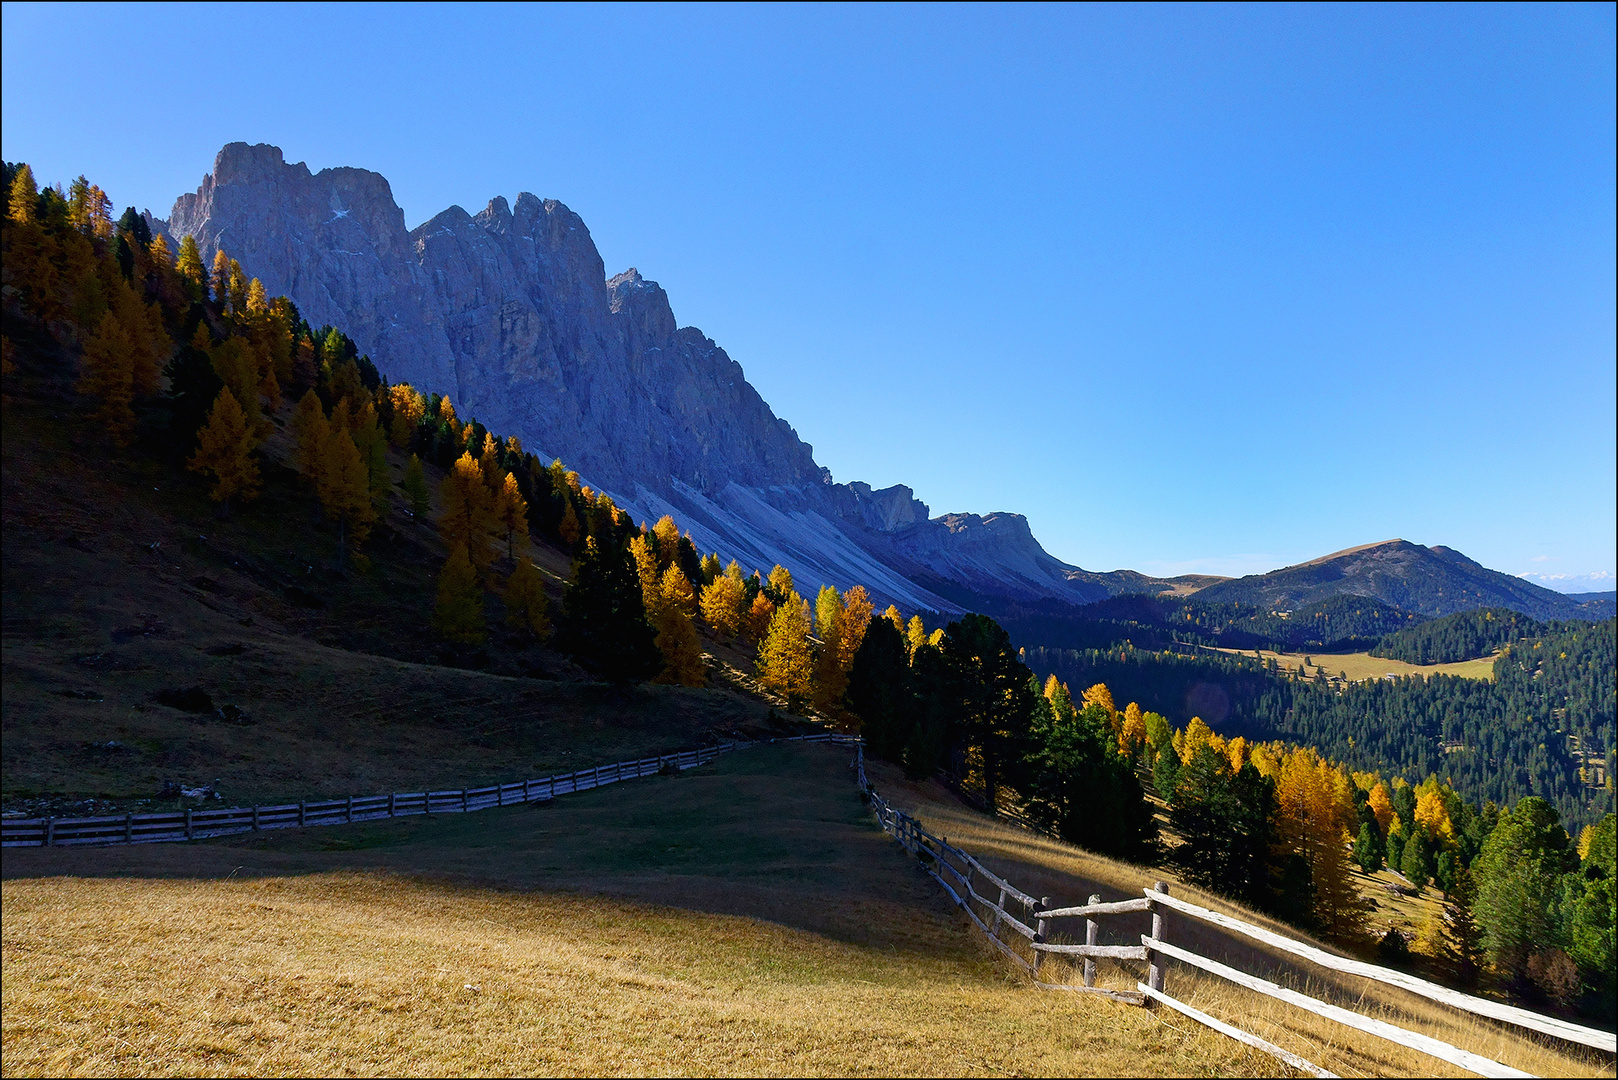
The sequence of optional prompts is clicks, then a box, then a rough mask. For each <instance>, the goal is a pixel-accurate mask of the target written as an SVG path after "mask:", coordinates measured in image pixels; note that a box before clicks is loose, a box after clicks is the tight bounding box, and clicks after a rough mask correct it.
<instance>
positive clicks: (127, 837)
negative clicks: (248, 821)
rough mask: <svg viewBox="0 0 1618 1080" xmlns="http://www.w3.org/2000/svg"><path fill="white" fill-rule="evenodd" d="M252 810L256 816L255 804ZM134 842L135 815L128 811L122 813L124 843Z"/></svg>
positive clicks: (256, 808)
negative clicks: (127, 812)
mask: <svg viewBox="0 0 1618 1080" xmlns="http://www.w3.org/2000/svg"><path fill="white" fill-rule="evenodd" d="M253 810H254V814H255V816H257V811H258V807H256V806H255V807H254V808H253ZM134 842H135V815H134V814H133V813H129V814H125V815H124V843H126V844H133V843H134Z"/></svg>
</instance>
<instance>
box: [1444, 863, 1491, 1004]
mask: <svg viewBox="0 0 1618 1080" xmlns="http://www.w3.org/2000/svg"><path fill="white" fill-rule="evenodd" d="M1477 898H1478V890H1477V885H1476V884H1475V883H1474V882H1473V880H1472V873H1471V871H1469V870H1467V869H1466V868H1465V867H1462V868H1461V869H1459V870H1458V871H1456V875H1455V883H1454V884H1453V885H1452V886H1451V887H1450V890H1449V898H1448V901H1447V903H1446V904H1445V911H1444V914H1445V918H1446V920H1447V921H1448V923H1449V954H1450V959H1451V960H1453V961H1454V963H1455V970H1456V972H1457V974H1459V975H1460V982H1461V986H1462V987H1463V988H1465V989H1468V990H1470V989H1472V988H1473V987H1475V986H1476V985H1477V982H1478V975H1479V974H1480V973H1481V972H1482V970H1483V961H1484V953H1483V929H1482V928H1481V927H1480V926H1478V922H1477V917H1476V916H1475V915H1473V913H1472V908H1473V905H1474V904H1476V903H1477Z"/></svg>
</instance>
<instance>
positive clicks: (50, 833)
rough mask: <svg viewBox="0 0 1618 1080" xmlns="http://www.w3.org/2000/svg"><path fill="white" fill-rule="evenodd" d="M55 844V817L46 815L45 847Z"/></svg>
mask: <svg viewBox="0 0 1618 1080" xmlns="http://www.w3.org/2000/svg"><path fill="white" fill-rule="evenodd" d="M55 844H56V819H55V818H53V817H48V818H46V819H45V846H46V847H53V846H54V845H55Z"/></svg>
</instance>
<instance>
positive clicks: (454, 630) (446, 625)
mask: <svg viewBox="0 0 1618 1080" xmlns="http://www.w3.org/2000/svg"><path fill="white" fill-rule="evenodd" d="M355 457H356V459H357V458H358V452H357V451H356V454H355ZM433 626H434V628H435V629H437V631H438V632H439V634H441V635H443V636H444V637H445V638H448V639H449V640H450V641H460V642H465V643H467V644H469V645H476V644H480V643H481V642H482V641H483V640H484V638H485V637H486V636H487V634H488V630H487V623H486V622H485V619H484V615H483V588H482V586H480V585H479V584H478V575H477V570H476V569H474V568H473V566H472V560H471V559H469V558H467V555H466V548H465V547H463V546H461V545H459V544H456V545H453V546H452V547H451V548H450V552H449V558H448V559H446V560H444V568H443V570H441V571H440V572H439V574H438V595H437V597H436V599H435V601H434V603H433Z"/></svg>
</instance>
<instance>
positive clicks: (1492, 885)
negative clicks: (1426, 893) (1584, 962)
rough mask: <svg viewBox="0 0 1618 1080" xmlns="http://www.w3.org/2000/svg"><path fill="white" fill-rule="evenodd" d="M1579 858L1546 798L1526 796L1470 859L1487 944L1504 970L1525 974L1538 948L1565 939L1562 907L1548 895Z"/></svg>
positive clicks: (1556, 891)
mask: <svg viewBox="0 0 1618 1080" xmlns="http://www.w3.org/2000/svg"><path fill="white" fill-rule="evenodd" d="M1576 858H1577V856H1576V855H1575V854H1574V853H1573V852H1572V851H1571V850H1570V846H1569V843H1568V836H1567V833H1566V832H1565V831H1564V830H1563V828H1562V824H1561V821H1560V820H1559V819H1558V817H1557V814H1556V810H1555V809H1554V808H1553V807H1551V805H1550V804H1549V803H1547V802H1546V801H1545V800H1543V799H1540V798H1537V797H1535V796H1527V797H1525V798H1523V799H1522V800H1520V801H1519V802H1518V803H1517V805H1516V807H1514V808H1513V809H1512V810H1511V811H1510V812H1509V813H1506V814H1502V815H1501V816H1500V823H1499V825H1497V826H1496V827H1495V829H1494V831H1493V832H1492V833H1490V834H1489V839H1488V840H1486V841H1485V842H1484V844H1483V850H1482V852H1480V853H1479V855H1478V858H1477V861H1476V862H1474V863H1473V864H1472V875H1473V879H1474V880H1475V882H1476V883H1477V890H1478V898H1477V903H1476V905H1475V907H1474V910H1475V911H1476V912H1477V917H1478V921H1479V923H1480V924H1481V925H1482V927H1483V944H1484V948H1485V950H1486V951H1487V953H1488V955H1489V959H1490V960H1491V961H1493V963H1494V964H1495V966H1496V967H1498V968H1500V970H1502V971H1504V972H1505V973H1507V974H1508V975H1510V976H1513V977H1516V978H1523V977H1525V976H1526V975H1527V974H1528V960H1529V957H1530V955H1531V954H1532V953H1533V952H1534V951H1535V950H1536V949H1545V948H1552V947H1555V946H1558V945H1560V944H1562V935H1561V923H1560V920H1559V918H1558V913H1557V912H1556V910H1555V908H1554V907H1553V906H1552V905H1551V903H1549V902H1548V901H1549V900H1550V899H1551V898H1553V897H1556V896H1558V895H1559V893H1560V891H1561V890H1560V884H1561V880H1560V879H1561V878H1562V875H1564V874H1566V873H1568V872H1569V871H1570V870H1572V869H1573V867H1574V866H1575V865H1576V863H1575V860H1576Z"/></svg>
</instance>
